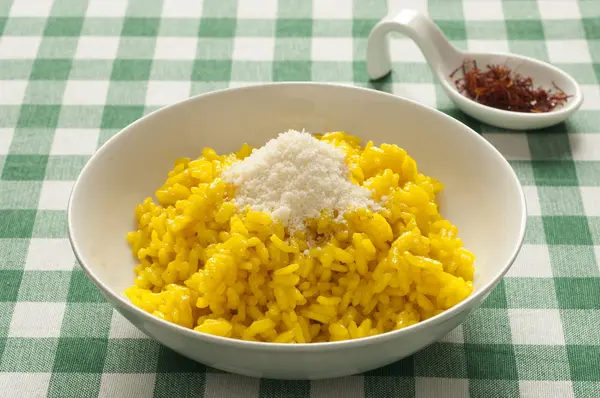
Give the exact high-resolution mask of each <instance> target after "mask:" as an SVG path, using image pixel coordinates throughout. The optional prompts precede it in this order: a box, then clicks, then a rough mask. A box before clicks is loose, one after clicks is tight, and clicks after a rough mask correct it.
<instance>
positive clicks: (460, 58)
mask: <svg viewBox="0 0 600 398" xmlns="http://www.w3.org/2000/svg"><path fill="white" fill-rule="evenodd" d="M390 32H399V33H402V34H403V35H405V36H407V37H409V38H410V39H412V40H413V41H414V42H415V43H416V44H417V46H419V48H420V50H421V52H422V53H423V55H424V56H425V59H426V60H427V63H428V64H429V66H430V67H431V69H432V71H433V73H434V75H435V77H436V78H437V80H438V81H439V82H440V84H441V85H442V87H443V89H444V91H445V92H446V94H447V95H448V97H449V98H450V99H451V100H452V101H453V102H454V103H455V104H456V106H457V107H458V108H460V109H461V110H462V111H463V112H464V113H466V114H467V115H469V116H471V117H473V118H475V119H478V120H480V121H482V122H484V123H487V124H489V125H492V126H496V127H501V128H505V129H514V130H533V129H540V128H544V127H549V126H552V125H555V124H558V123H560V122H562V121H564V120H565V119H567V118H568V117H569V116H571V115H572V114H573V113H574V112H575V111H576V110H577V109H579V107H580V106H581V104H582V102H583V94H582V92H581V88H580V87H579V85H578V84H577V82H576V81H575V79H573V77H571V76H570V75H569V74H567V73H566V72H564V71H562V70H560V69H559V68H557V67H555V66H553V65H550V64H548V63H546V62H542V61H539V60H536V59H533V58H529V57H525V56H521V55H516V54H508V53H481V52H479V53H471V52H465V51H461V50H459V49H457V48H456V47H454V46H453V45H452V44H451V43H450V42H449V41H448V39H447V38H446V37H445V36H444V34H443V33H442V31H441V30H440V28H439V27H438V26H437V25H436V24H435V22H434V21H433V20H432V19H431V18H429V17H428V16H426V15H424V14H422V13H419V12H417V11H414V10H408V9H407V10H402V11H400V12H399V13H397V14H390V15H387V16H386V17H384V18H383V19H382V20H381V21H380V22H379V23H378V24H377V25H376V26H375V27H374V28H373V30H372V31H371V33H370V35H369V40H368V43H367V71H368V74H369V77H370V78H371V79H373V80H375V79H379V78H382V77H384V76H386V75H387V74H388V73H390V71H391V69H392V61H391V58H390V50H389V46H388V41H387V35H388V34H389V33H390ZM467 59H468V60H473V61H475V62H477V64H478V65H481V66H485V65H494V64H496V65H498V64H500V65H505V66H506V67H508V68H509V69H511V70H513V71H515V72H516V73H519V74H521V75H523V76H530V77H531V78H532V80H533V84H534V85H535V86H536V87H537V86H540V87H543V88H546V89H550V88H554V85H556V86H557V87H560V88H561V89H562V90H563V91H564V92H565V93H566V94H567V95H570V97H569V98H568V100H567V102H566V103H565V104H564V105H562V106H560V107H557V108H555V109H554V110H552V111H550V112H545V113H523V112H513V111H505V110H502V109H497V108H492V107H490V106H486V105H482V104H480V103H478V102H476V101H474V100H472V99H470V98H468V97H466V96H465V95H463V94H461V93H460V92H459V91H458V90H457V88H456V86H455V84H454V80H455V79H456V78H457V77H455V78H452V77H450V75H451V74H452V73H453V72H454V71H455V70H456V68H458V67H460V66H461V65H462V63H463V62H464V61H465V60H467ZM459 73H460V72H459Z"/></svg>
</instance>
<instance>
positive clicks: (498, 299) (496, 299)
mask: <svg viewBox="0 0 600 398" xmlns="http://www.w3.org/2000/svg"><path fill="white" fill-rule="evenodd" d="M507 305H508V304H507V301H506V291H505V288H504V280H501V281H500V283H498V286H496V287H495V288H494V290H492V291H491V292H490V294H489V296H487V298H486V299H485V301H484V302H483V303H482V304H481V308H507Z"/></svg>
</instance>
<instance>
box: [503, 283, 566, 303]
mask: <svg viewBox="0 0 600 398" xmlns="http://www.w3.org/2000/svg"><path fill="white" fill-rule="evenodd" d="M504 284H505V286H506V298H507V302H508V308H517V309H519V308H558V300H557V298H556V290H555V288H554V280H553V279H552V278H505V279H504Z"/></svg>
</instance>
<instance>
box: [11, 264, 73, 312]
mask: <svg viewBox="0 0 600 398" xmlns="http://www.w3.org/2000/svg"><path fill="white" fill-rule="evenodd" d="M70 281H71V271H25V272H23V277H22V278H21V287H20V288H19V298H18V300H19V301H38V302H64V301H66V300H67V296H68V293H69V284H70ZM49 286H52V288H51V289H49ZM67 308H69V307H68V306H67Z"/></svg>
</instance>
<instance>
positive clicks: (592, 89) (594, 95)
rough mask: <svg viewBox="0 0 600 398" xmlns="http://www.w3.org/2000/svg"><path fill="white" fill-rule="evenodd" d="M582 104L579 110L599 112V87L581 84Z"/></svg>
mask: <svg viewBox="0 0 600 398" xmlns="http://www.w3.org/2000/svg"><path fill="white" fill-rule="evenodd" d="M580 86H581V91H582V93H583V104H581V109H585V110H594V111H597V110H600V86H599V85H597V84H581V85H580Z"/></svg>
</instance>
